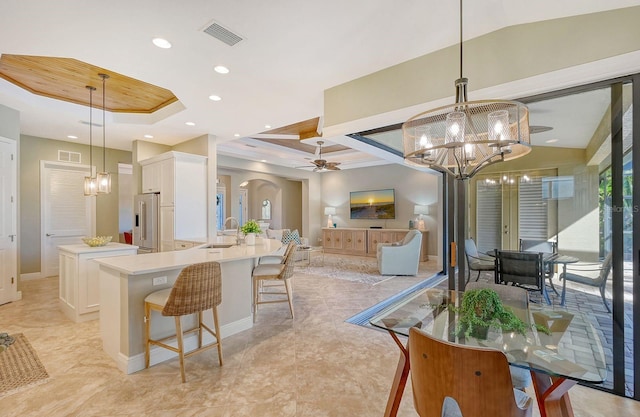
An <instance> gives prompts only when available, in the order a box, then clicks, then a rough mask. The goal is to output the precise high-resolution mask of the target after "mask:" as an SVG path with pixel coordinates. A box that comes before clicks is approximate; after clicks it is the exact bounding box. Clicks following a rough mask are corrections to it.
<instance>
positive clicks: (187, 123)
mask: <svg viewBox="0 0 640 417" xmlns="http://www.w3.org/2000/svg"><path fill="white" fill-rule="evenodd" d="M184 124H185V125H187V126H195V125H196V124H195V123H193V122H185V123H184Z"/></svg>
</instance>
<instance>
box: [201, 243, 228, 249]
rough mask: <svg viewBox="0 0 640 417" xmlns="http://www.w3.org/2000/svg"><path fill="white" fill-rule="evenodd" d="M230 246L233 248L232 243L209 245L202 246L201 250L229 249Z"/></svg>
mask: <svg viewBox="0 0 640 417" xmlns="http://www.w3.org/2000/svg"><path fill="white" fill-rule="evenodd" d="M231 246H233V243H210V244H208V245H205V246H202V247H201V249H218V248H230V247H231Z"/></svg>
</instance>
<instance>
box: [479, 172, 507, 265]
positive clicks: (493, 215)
mask: <svg viewBox="0 0 640 417" xmlns="http://www.w3.org/2000/svg"><path fill="white" fill-rule="evenodd" d="M476 207H477V213H476V219H477V223H476V233H477V236H476V239H475V240H476V246H477V247H478V251H480V252H487V251H490V250H492V249H496V248H501V247H502V236H501V233H500V231H501V230H502V186H501V185H500V184H499V183H495V182H486V181H478V184H477V191H476Z"/></svg>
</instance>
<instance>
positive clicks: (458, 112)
mask: <svg viewBox="0 0 640 417" xmlns="http://www.w3.org/2000/svg"><path fill="white" fill-rule="evenodd" d="M467 83H468V80H467V79H466V78H463V77H462V0H461V1H460V78H458V79H457V80H456V81H455V86H456V102H455V104H452V105H448V106H443V107H438V108H436V109H432V110H428V111H425V112H423V113H420V114H417V115H415V116H413V117H411V118H410V119H409V120H407V121H406V122H404V123H403V124H402V137H403V149H404V158H405V161H406V162H407V163H408V164H410V165H420V166H427V167H429V168H433V169H436V170H438V171H442V172H445V173H446V174H449V175H453V176H454V177H455V178H457V179H461V180H464V179H468V178H471V177H473V176H474V175H475V174H476V173H477V172H478V171H480V170H481V169H482V168H484V167H486V166H488V165H490V164H493V163H496V162H500V161H508V160H510V159H516V158H519V157H521V156H524V155H526V154H527V153H529V152H530V151H531V139H530V136H529V110H528V109H527V106H525V105H524V104H522V103H519V102H517V101H508V100H481V101H467Z"/></svg>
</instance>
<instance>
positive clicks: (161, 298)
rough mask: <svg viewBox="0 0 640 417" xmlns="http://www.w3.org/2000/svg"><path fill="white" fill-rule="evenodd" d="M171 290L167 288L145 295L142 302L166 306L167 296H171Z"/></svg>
mask: <svg viewBox="0 0 640 417" xmlns="http://www.w3.org/2000/svg"><path fill="white" fill-rule="evenodd" d="M171 290H172V288H167V289H164V290H159V291H156V292H152V293H151V294H149V295H147V296H146V297H145V298H144V302H145V303H151V304H155V305H159V306H162V307H164V305H165V304H167V300H168V299H169V294H171Z"/></svg>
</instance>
